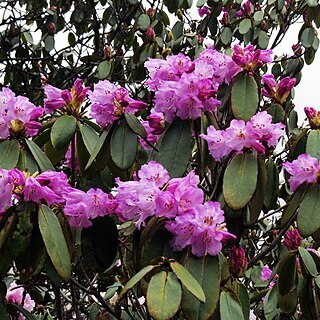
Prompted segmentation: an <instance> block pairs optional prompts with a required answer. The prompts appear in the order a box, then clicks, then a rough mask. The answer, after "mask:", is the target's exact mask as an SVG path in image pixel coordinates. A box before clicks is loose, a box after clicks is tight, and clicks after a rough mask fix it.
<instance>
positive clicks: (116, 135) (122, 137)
mask: <svg viewBox="0 0 320 320" xmlns="http://www.w3.org/2000/svg"><path fill="white" fill-rule="evenodd" d="M110 143H111V145H110V152H111V158H112V160H113V162H114V164H115V165H116V166H117V167H118V168H119V169H121V170H126V169H129V168H130V167H131V166H132V164H133V163H134V161H135V159H136V153H137V147H138V139H137V136H136V134H135V133H134V132H132V130H131V129H130V128H129V126H128V125H127V124H126V123H125V122H120V123H119V124H118V126H117V127H116V128H115V130H114V131H113V133H112V136H111V141H110Z"/></svg>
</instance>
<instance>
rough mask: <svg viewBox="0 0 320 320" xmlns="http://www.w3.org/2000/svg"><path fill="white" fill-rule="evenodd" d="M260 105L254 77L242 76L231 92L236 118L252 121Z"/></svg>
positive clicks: (236, 81)
mask: <svg viewBox="0 0 320 320" xmlns="http://www.w3.org/2000/svg"><path fill="white" fill-rule="evenodd" d="M258 103H259V95H258V86H257V83H256V80H255V79H254V77H253V76H250V75H248V74H242V75H240V76H239V77H238V78H236V80H235V82H234V84H233V86H232V90H231V107H232V113H233V115H234V116H235V118H237V119H242V120H244V121H248V120H250V118H251V117H252V116H253V115H254V114H255V113H256V111H257V108H258Z"/></svg>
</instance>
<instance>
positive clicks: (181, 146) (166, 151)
mask: <svg viewBox="0 0 320 320" xmlns="http://www.w3.org/2000/svg"><path fill="white" fill-rule="evenodd" d="M192 146H193V139H192V134H191V124H190V121H188V120H181V119H179V118H177V119H175V120H174V121H173V122H172V123H171V125H170V126H169V128H168V129H167V130H166V132H165V133H164V136H163V138H162V141H161V145H160V149H159V155H158V159H157V161H158V162H159V163H161V164H162V165H163V166H164V167H165V168H166V169H167V170H168V171H169V174H170V177H171V178H175V177H181V176H182V175H183V174H184V172H185V170H186V169H187V166H188V163H189V160H190V157H191V152H192Z"/></svg>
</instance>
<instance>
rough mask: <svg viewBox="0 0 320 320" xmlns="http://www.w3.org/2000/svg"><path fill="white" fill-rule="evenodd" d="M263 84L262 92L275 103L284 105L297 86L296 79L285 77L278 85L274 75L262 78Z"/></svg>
mask: <svg viewBox="0 0 320 320" xmlns="http://www.w3.org/2000/svg"><path fill="white" fill-rule="evenodd" d="M261 82H262V84H263V85H264V88H262V90H261V92H262V94H263V95H264V96H266V97H267V98H270V99H271V100H273V101H275V102H279V103H284V102H285V101H286V99H287V98H288V96H289V94H290V91H291V89H292V88H293V87H294V85H295V84H296V79H295V78H290V77H285V78H283V79H281V80H280V82H279V83H277V82H276V80H275V79H274V75H273V74H266V75H264V76H263V77H262V79H261Z"/></svg>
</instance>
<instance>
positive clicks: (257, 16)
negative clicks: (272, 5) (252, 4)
mask: <svg viewBox="0 0 320 320" xmlns="http://www.w3.org/2000/svg"><path fill="white" fill-rule="evenodd" d="M263 16H264V12H263V11H261V10H260V11H256V12H255V13H254V15H253V19H254V20H255V21H257V22H260V21H262V20H263Z"/></svg>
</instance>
